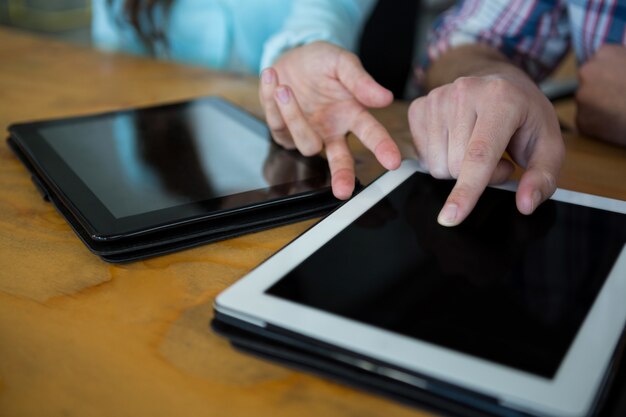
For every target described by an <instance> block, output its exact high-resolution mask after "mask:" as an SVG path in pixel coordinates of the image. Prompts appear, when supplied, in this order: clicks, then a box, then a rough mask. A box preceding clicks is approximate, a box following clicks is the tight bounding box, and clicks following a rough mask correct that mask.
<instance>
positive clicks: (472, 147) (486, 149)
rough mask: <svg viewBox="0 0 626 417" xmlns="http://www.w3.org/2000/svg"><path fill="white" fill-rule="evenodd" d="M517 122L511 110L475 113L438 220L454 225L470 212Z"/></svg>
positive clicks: (441, 222) (515, 128) (443, 223)
mask: <svg viewBox="0 0 626 417" xmlns="http://www.w3.org/2000/svg"><path fill="white" fill-rule="evenodd" d="M516 122H517V119H516V118H515V117H514V112H502V111H488V112H483V113H480V114H478V117H477V119H476V124H475V125H474V130H473V131H472V136H471V137H470V139H469V141H468V143H467V147H466V149H465V156H464V157H463V162H462V163H461V169H460V172H459V176H458V179H457V181H456V184H455V186H454V188H453V189H452V191H451V192H450V195H449V196H448V199H447V200H446V203H445V204H444V206H443V209H442V210H441V212H440V213H439V216H438V218H437V221H438V222H439V224H441V225H442V226H456V225H458V224H459V223H461V222H462V221H463V220H465V218H466V217H467V216H468V215H469V214H470V212H471V211H472V209H473V208H474V206H476V202H477V201H478V198H479V197H480V195H481V194H482V192H483V191H484V190H485V188H486V187H487V185H488V184H489V181H490V179H491V177H492V175H493V172H494V171H495V169H496V167H497V165H498V162H499V161H500V158H501V157H502V154H503V153H504V151H505V150H506V147H507V145H508V143H509V141H510V140H511V137H512V136H513V134H514V133H515V131H516V130H517V128H518V126H517V123H516Z"/></svg>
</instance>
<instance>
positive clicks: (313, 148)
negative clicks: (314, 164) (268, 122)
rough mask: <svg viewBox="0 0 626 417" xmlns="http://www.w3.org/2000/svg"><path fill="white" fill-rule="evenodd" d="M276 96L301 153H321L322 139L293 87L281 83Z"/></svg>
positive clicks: (307, 154)
mask: <svg viewBox="0 0 626 417" xmlns="http://www.w3.org/2000/svg"><path fill="white" fill-rule="evenodd" d="M274 97H275V99H276V100H275V101H276V104H277V105H278V109H279V110H280V114H281V115H282V117H283V120H284V121H285V124H286V125H287V129H289V132H290V133H291V137H292V138H293V141H294V143H295V144H296V148H298V150H299V151H300V153H302V155H305V156H311V155H316V154H318V153H320V152H321V150H322V139H321V138H320V137H319V135H318V134H317V133H316V132H315V131H314V130H313V128H312V127H311V125H309V122H308V121H307V120H306V117H305V116H304V114H303V113H302V110H301V109H300V106H299V104H298V101H297V100H296V97H295V96H294V94H293V91H292V90H291V88H289V87H288V86H286V85H279V86H278V87H277V88H276V91H275V92H274Z"/></svg>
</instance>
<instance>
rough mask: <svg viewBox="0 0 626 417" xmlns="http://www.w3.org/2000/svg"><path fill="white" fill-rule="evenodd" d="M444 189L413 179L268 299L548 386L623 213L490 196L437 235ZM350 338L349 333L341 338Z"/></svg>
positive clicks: (447, 186)
mask: <svg viewBox="0 0 626 417" xmlns="http://www.w3.org/2000/svg"><path fill="white" fill-rule="evenodd" d="M452 186H453V183H452V182H450V181H438V180H434V179H432V178H431V177H430V176H428V175H425V174H421V173H415V174H413V175H412V176H411V177H410V178H409V179H408V180H406V181H405V182H404V183H403V184H402V185H400V186H399V187H397V188H396V189H394V190H393V191H392V192H391V193H390V194H389V195H388V196H387V197H385V198H384V199H383V200H381V201H380V202H378V203H377V204H376V205H375V206H373V207H372V208H370V209H369V210H368V211H367V212H365V213H364V214H363V215H362V216H360V217H359V218H358V219H357V220H356V221H354V222H353V223H352V224H351V225H349V226H348V227H347V228H345V229H344V230H343V231H342V232H340V233H339V234H337V235H336V236H335V237H334V238H333V239H331V240H330V241H329V242H327V243H326V244H325V245H324V246H322V247H321V248H320V249H318V250H317V251H316V252H315V253H314V254H313V255H311V256H310V257H308V258H307V259H306V260H305V261H304V262H302V263H301V264H300V265H299V266H297V267H296V268H295V269H293V270H292V271H291V272H289V273H288V274H287V275H286V276H285V277H284V278H282V279H281V280H279V281H278V282H277V283H276V284H274V285H273V286H272V287H270V288H269V289H268V290H267V291H266V292H267V293H268V294H270V295H273V296H276V297H279V298H282V299H286V300H290V301H292V302H296V303H300V304H304V305H307V306H310V307H314V308H316V309H320V310H323V311H327V312H331V313H334V314H337V315H339V316H342V317H345V318H349V319H353V320H355V321H358V322H362V323H366V324H369V325H372V326H375V327H379V328H382V329H385V330H389V331H392V332H395V333H398V334H401V335H404V336H408V337H411V338H415V339H419V340H421V341H425V342H428V343H432V344H436V345H439V346H442V347H445V348H448V349H451V350H455V351H458V352H462V353H465V354H469V355H472V356H475V357H479V358H482V359H485V360H488V361H492V362H496V363H500V364H502V365H505V366H508V367H512V368H515V369H519V370H522V371H525V372H528V373H531V374H534V375H537V376H541V377H544V378H552V377H553V376H554V375H555V373H556V371H557V369H558V368H559V364H560V363H561V361H562V360H563V358H564V356H565V354H566V352H567V349H568V347H569V346H570V344H571V342H572V340H573V339H574V337H575V335H576V332H577V331H578V329H579V327H580V326H581V324H582V321H583V320H584V318H585V316H586V314H587V312H588V311H589V309H590V307H591V305H592V304H593V301H594V299H595V297H596V296H597V294H598V292H599V290H600V288H601V286H602V284H603V283H604V280H605V278H606V277H607V275H608V274H609V272H610V270H611V268H612V266H613V264H614V262H615V260H616V259H617V257H618V255H619V253H620V251H621V249H622V247H623V245H624V244H625V242H626V216H625V215H623V214H619V213H614V212H609V211H604V210H599V209H594V208H588V207H582V206H576V205H572V204H567V203H562V202H558V201H553V200H549V201H547V202H546V203H544V204H543V205H541V206H540V207H539V208H538V209H537V211H536V212H535V214H533V215H532V216H523V215H521V214H519V213H518V211H517V209H516V207H515V196H514V193H512V192H509V191H503V190H497V189H491V188H489V189H487V190H486V191H485V193H484V194H483V196H482V197H481V199H480V201H479V203H478V205H477V207H476V209H475V210H474V211H473V213H472V214H471V215H470V217H469V218H468V219H467V220H466V221H465V222H464V223H463V224H462V225H461V226H458V227H454V228H445V227H442V226H439V225H438V224H437V222H436V217H437V213H438V211H439V210H440V208H441V207H442V206H443V203H444V201H445V199H446V197H447V195H448V194H449V192H450V190H451V188H452ZM346 337H349V335H346Z"/></svg>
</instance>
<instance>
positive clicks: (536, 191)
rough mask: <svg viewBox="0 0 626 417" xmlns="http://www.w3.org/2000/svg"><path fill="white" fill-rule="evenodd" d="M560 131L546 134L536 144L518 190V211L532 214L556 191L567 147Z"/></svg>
mask: <svg viewBox="0 0 626 417" xmlns="http://www.w3.org/2000/svg"><path fill="white" fill-rule="evenodd" d="M557 132H558V131H556V132H554V133H552V134H545V135H543V136H542V137H540V138H539V140H537V141H536V142H535V143H536V145H535V148H534V149H533V150H532V154H531V156H530V158H529V160H528V166H527V167H526V171H525V172H524V174H522V177H521V178H520V182H519V186H518V188H517V194H516V203H517V209H518V210H519V211H520V213H522V214H531V213H532V212H534V211H535V210H536V209H537V207H538V206H539V205H540V204H541V203H543V202H544V201H545V200H547V199H548V198H550V196H551V195H552V194H554V191H555V190H556V183H557V178H558V175H559V170H560V168H561V165H562V163H563V159H564V158H565V146H564V144H563V139H562V137H561V135H560V133H557Z"/></svg>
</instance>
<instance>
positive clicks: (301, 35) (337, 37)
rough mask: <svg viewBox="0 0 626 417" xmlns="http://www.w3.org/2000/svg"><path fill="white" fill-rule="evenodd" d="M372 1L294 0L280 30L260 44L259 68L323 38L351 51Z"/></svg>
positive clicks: (367, 15) (373, 0)
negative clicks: (261, 45)
mask: <svg viewBox="0 0 626 417" xmlns="http://www.w3.org/2000/svg"><path fill="white" fill-rule="evenodd" d="M375 3H376V1H375V0H297V1H294V2H293V6H292V9H291V13H290V14H289V16H288V17H287V19H286V20H285V22H284V25H283V27H282V29H281V30H280V31H279V32H277V33H276V34H274V35H273V36H272V37H271V38H270V39H268V41H267V42H266V43H265V45H264V47H263V56H262V58H261V67H260V70H263V69H264V68H266V67H269V66H271V65H272V64H273V63H274V61H275V60H276V59H277V58H278V57H279V56H280V55H281V54H282V53H284V52H285V51H287V50H288V49H291V48H294V47H296V46H300V45H306V44H308V43H311V42H315V41H327V42H330V43H333V44H335V45H337V46H340V47H342V48H345V49H348V50H350V51H354V50H355V48H356V43H357V40H358V38H359V35H360V34H361V31H362V29H363V26H364V25H365V21H366V19H367V18H368V17H369V14H370V12H371V11H372V8H373V6H374V4H375Z"/></svg>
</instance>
